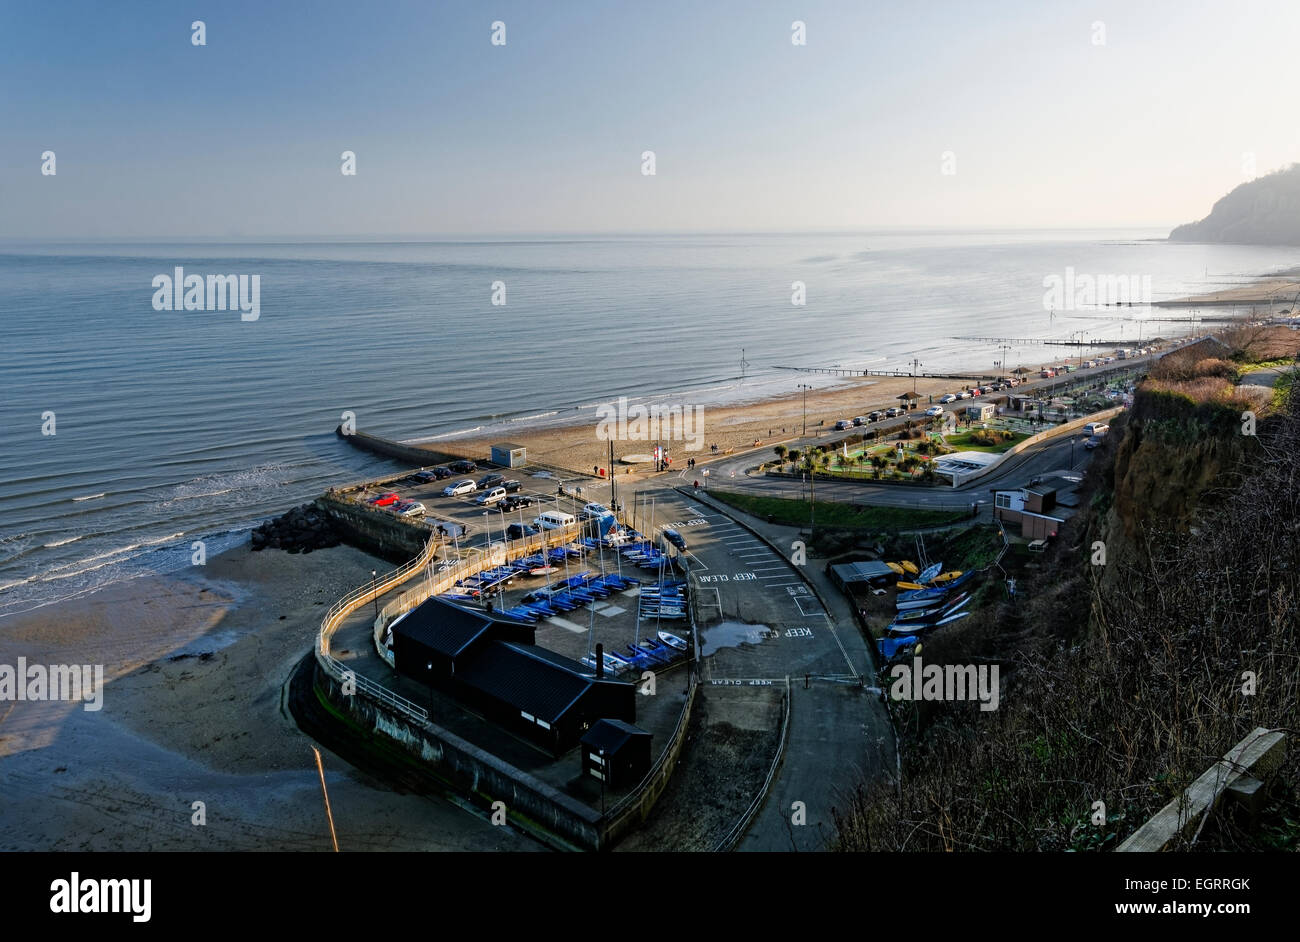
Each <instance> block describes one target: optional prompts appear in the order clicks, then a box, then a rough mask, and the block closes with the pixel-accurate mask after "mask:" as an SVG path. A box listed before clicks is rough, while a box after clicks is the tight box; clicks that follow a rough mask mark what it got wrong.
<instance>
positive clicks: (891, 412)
mask: <svg viewBox="0 0 1300 942" xmlns="http://www.w3.org/2000/svg"><path fill="white" fill-rule="evenodd" d="M902 414H903V410H902V409H900V408H898V406H890V407H889V408H888V409H886V410H885V418H887V419H893V418H897V417H898V416H900V415H902Z"/></svg>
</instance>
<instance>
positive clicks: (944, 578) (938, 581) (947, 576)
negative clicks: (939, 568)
mask: <svg viewBox="0 0 1300 942" xmlns="http://www.w3.org/2000/svg"><path fill="white" fill-rule="evenodd" d="M960 575H961V570H960V569H954V570H952V572H945V573H943V574H942V575H938V576H935V577H934V584H935V585H943V584H944V583H945V582H952V580H954V579H956V578H957V577H959V576H960Z"/></svg>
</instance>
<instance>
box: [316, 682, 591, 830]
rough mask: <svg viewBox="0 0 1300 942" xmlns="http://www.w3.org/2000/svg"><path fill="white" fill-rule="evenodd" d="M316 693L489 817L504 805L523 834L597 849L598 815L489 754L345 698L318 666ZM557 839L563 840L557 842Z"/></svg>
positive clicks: (365, 700) (360, 698) (429, 726)
mask: <svg viewBox="0 0 1300 942" xmlns="http://www.w3.org/2000/svg"><path fill="white" fill-rule="evenodd" d="M314 686H315V689H316V693H317V695H318V696H319V697H320V698H321V699H322V701H323V702H325V703H328V704H329V706H330V707H332V708H333V711H334V712H336V713H339V714H341V715H343V716H344V717H346V718H347V719H348V720H349V721H350V722H351V723H353V724H355V725H356V726H357V727H358V728H359V729H360V730H361V731H362V732H363V733H365V734H367V735H370V736H382V737H384V738H385V739H387V740H389V741H390V742H393V743H396V744H397V745H398V746H400V747H401V748H402V749H403V750H404V751H405V752H407V753H408V754H409V755H410V756H411V757H413V758H414V759H417V760H419V761H420V762H421V763H422V764H424V765H425V766H426V767H427V768H429V769H430V770H431V771H434V772H436V774H437V777H438V778H439V779H441V780H442V781H444V782H445V783H446V785H447V786H448V787H450V788H452V789H454V790H455V791H457V792H459V793H461V794H464V795H466V796H468V797H469V799H470V801H471V802H473V803H474V804H475V805H476V806H478V807H480V808H481V809H482V810H484V811H485V812H488V813H490V812H491V811H492V810H493V808H492V805H493V803H494V802H497V801H500V802H504V804H505V811H506V815H507V817H508V818H509V819H510V820H511V821H512V822H513V823H514V824H516V825H517V826H519V827H520V828H522V829H523V830H526V831H528V832H529V833H531V834H533V835H534V836H535V837H538V838H539V839H541V840H543V841H545V842H546V843H549V844H551V845H552V846H556V847H559V848H561V849H574V848H581V849H586V850H596V849H599V848H600V846H601V831H602V828H601V815H600V812H599V811H598V810H596V809H594V808H589V807H588V806H587V805H584V804H583V803H582V802H580V801H577V800H576V799H574V798H571V797H569V796H568V795H566V794H564V793H563V792H561V791H558V790H556V789H555V788H552V787H551V786H550V785H547V784H546V783H545V782H543V781H541V780H539V779H537V778H534V777H533V776H531V775H529V774H528V773H526V772H523V771H521V770H519V769H517V768H515V767H514V766H511V765H509V764H508V763H506V762H504V761H502V760H501V759H498V758H497V757H496V756H494V755H492V754H491V753H489V752H485V751H484V750H482V749H480V748H478V747H477V746H475V745H473V744H472V743H469V742H466V741H465V740H463V739H461V738H460V737H458V736H456V735H455V734H454V733H451V732H449V731H447V730H445V729H443V728H441V727H440V726H437V725H435V724H433V723H431V722H428V721H425V722H423V723H420V722H417V721H416V720H414V719H411V718H409V717H406V716H403V715H401V714H400V713H397V712H395V711H392V710H386V709H384V708H383V706H381V705H380V704H378V703H376V702H374V701H372V700H370V699H369V698H368V697H365V696H361V695H359V694H351V695H349V694H347V693H344V692H343V687H342V685H341V684H340V683H339V681H338V680H336V679H335V678H334V677H332V676H331V675H330V674H329V673H327V672H326V671H324V670H322V669H321V668H320V665H319V664H317V666H316V672H315V677H314ZM556 838H560V839H561V840H557V839H556Z"/></svg>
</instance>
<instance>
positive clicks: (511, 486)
mask: <svg viewBox="0 0 1300 942" xmlns="http://www.w3.org/2000/svg"><path fill="white" fill-rule="evenodd" d="M501 486H502V487H504V488H505V489H506V493H507V494H514V493H515V492H517V491H520V490H522V489H523V484H521V483H520V482H519V481H502V482H501Z"/></svg>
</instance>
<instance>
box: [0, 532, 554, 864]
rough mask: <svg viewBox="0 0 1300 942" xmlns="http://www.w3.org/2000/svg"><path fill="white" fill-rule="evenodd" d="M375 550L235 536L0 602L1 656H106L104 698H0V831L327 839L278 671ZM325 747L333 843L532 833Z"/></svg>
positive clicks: (492, 844)
mask: <svg viewBox="0 0 1300 942" xmlns="http://www.w3.org/2000/svg"><path fill="white" fill-rule="evenodd" d="M372 568H379V569H380V570H381V571H384V570H387V569H389V568H391V565H390V564H388V563H385V562H384V561H383V560H379V559H376V558H374V557H371V556H369V555H367V554H365V553H363V552H361V551H359V550H356V549H352V548H350V547H346V546H341V547H337V548H334V549H329V550H321V551H317V552H315V553H312V554H310V555H289V554H286V553H283V552H280V551H265V552H261V553H253V552H251V551H250V550H249V549H248V548H247V546H242V547H239V548H236V549H234V550H231V551H229V552H227V553H224V554H222V555H220V556H217V557H213V558H210V559H209V560H208V564H207V565H206V566H204V567H194V568H193V569H192V570H189V571H186V572H184V573H181V574H179V575H173V576H167V577H156V578H148V579H138V580H135V581H132V582H126V583H119V584H116V585H113V586H110V587H108V588H106V589H104V590H101V591H99V592H97V593H94V594H91V595H87V596H85V597H82V598H79V599H75V600H72V601H68V602H64V603H60V604H58V605H51V606H47V607H45V608H41V609H37V610H35V611H33V612H30V613H27V614H24V615H15V616H11V617H8V618H5V619H3V620H0V664H10V665H13V664H15V663H16V662H17V658H18V657H25V658H26V659H27V662H28V663H29V664H34V663H39V664H102V665H103V666H104V681H105V686H104V690H103V708H102V709H101V710H99V711H87V710H84V709H83V707H82V705H81V704H80V703H65V702H54V703H51V702H30V701H19V702H0V848H2V849H4V850H303V851H328V850H330V849H331V842H330V833H329V827H328V824H327V822H326V819H325V813H324V806H323V802H322V798H321V789H320V781H319V777H318V774H317V771H316V765H315V758H314V756H313V754H312V748H311V747H312V741H311V740H310V739H309V738H308V737H307V736H305V735H304V734H303V733H301V732H300V731H299V730H298V728H297V727H296V725H295V724H294V721H293V719H292V718H291V717H290V716H289V715H288V713H287V710H286V709H285V708H284V706H283V703H282V692H281V688H282V686H283V684H284V683H285V681H286V680H287V678H288V677H289V675H290V672H291V671H292V670H293V668H294V666H295V665H296V664H297V663H298V661H299V660H300V659H301V658H302V657H303V655H304V654H305V653H307V652H308V651H309V650H310V649H311V646H312V642H313V638H314V636H315V633H316V630H317V626H318V624H319V619H320V614H321V613H322V612H323V611H324V610H325V609H326V608H327V607H328V606H329V605H330V604H332V603H333V601H334V600H335V599H337V598H338V597H339V596H340V595H343V594H344V593H345V592H347V591H348V590H349V589H351V588H353V587H355V586H356V585H358V584H360V583H362V582H364V581H367V580H368V579H369V578H370V570H371V569H372ZM322 755H323V759H324V765H325V772H326V781H327V783H328V785H329V790H330V801H331V804H332V807H333V812H334V818H335V823H336V826H337V829H338V837H339V844H340V847H341V849H343V850H534V849H539V848H538V845H537V844H535V843H534V842H532V841H530V840H527V839H525V838H522V837H520V836H518V835H516V834H512V833H509V832H507V831H506V830H505V829H501V828H493V827H491V826H490V825H489V824H487V823H486V822H484V821H482V820H480V819H478V818H476V817H474V816H472V815H470V814H469V813H467V812H465V811H463V810H461V809H459V808H457V807H455V806H453V805H451V804H449V803H447V802H445V801H443V800H441V799H437V798H431V797H421V796H418V795H411V794H399V793H397V792H394V791H392V790H391V789H390V788H388V787H387V786H385V785H383V784H381V783H379V782H376V781H374V780H373V779H371V778H369V777H368V776H366V775H364V774H362V773H360V772H358V771H357V770H356V769H354V768H353V767H351V766H350V765H348V764H347V763H346V762H344V761H343V760H341V759H339V758H338V757H336V756H334V755H333V754H332V753H330V752H328V751H326V750H322ZM196 801H201V802H204V804H205V810H206V824H204V825H203V826H198V825H196V824H194V823H192V818H193V816H194V814H195V810H194V802H196Z"/></svg>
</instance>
